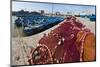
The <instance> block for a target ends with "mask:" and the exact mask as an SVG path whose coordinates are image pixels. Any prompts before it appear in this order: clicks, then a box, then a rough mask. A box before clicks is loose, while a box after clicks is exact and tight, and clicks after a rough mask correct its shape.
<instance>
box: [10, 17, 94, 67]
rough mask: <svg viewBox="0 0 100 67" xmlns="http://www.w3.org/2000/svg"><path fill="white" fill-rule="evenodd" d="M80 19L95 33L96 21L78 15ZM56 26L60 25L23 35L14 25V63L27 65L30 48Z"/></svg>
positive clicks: (36, 44) (12, 49)
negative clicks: (33, 33)
mask: <svg viewBox="0 0 100 67" xmlns="http://www.w3.org/2000/svg"><path fill="white" fill-rule="evenodd" d="M78 19H79V20H80V21H82V23H84V24H85V25H86V26H87V27H88V28H89V29H91V31H92V32H93V33H95V22H90V21H89V20H88V19H84V18H80V17H78ZM56 27H58V25H56V26H54V27H52V28H50V29H48V30H46V31H43V32H41V33H38V34H35V35H32V36H28V37H22V35H23V34H22V32H21V30H22V29H21V28H20V29H17V28H15V29H14V26H12V36H13V37H12V48H11V51H12V55H11V56H12V65H27V60H28V59H27V56H28V55H29V53H30V49H31V48H35V47H36V46H38V41H39V40H40V39H41V38H42V37H43V35H44V33H46V34H47V33H49V32H50V31H51V30H53V29H55V28H56ZM16 36H17V37H16Z"/></svg>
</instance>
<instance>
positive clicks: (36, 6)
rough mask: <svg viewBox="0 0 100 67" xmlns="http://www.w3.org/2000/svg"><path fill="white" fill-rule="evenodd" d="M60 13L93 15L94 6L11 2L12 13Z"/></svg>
mask: <svg viewBox="0 0 100 67" xmlns="http://www.w3.org/2000/svg"><path fill="white" fill-rule="evenodd" d="M52 8H53V12H54V13H55V12H60V13H63V14H65V13H66V12H78V13H82V12H86V11H91V12H92V13H93V14H95V6H84V5H71V4H52V3H35V2H18V1H13V2H12V11H19V10H22V9H24V10H26V11H39V10H45V12H46V13H51V12H52Z"/></svg>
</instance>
